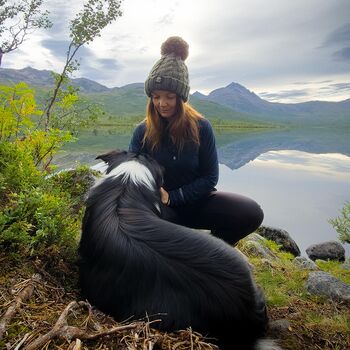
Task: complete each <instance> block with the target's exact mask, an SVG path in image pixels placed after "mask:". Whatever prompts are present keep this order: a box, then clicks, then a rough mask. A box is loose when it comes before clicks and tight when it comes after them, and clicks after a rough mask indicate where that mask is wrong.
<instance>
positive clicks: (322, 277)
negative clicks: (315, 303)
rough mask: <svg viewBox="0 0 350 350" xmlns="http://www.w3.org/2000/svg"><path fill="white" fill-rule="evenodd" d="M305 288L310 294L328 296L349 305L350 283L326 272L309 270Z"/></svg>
mask: <svg viewBox="0 0 350 350" xmlns="http://www.w3.org/2000/svg"><path fill="white" fill-rule="evenodd" d="M306 289H307V290H308V292H309V293H310V294H314V295H317V296H324V297H328V298H330V299H333V300H336V301H340V302H344V303H346V304H349V305H350V285H349V284H346V283H344V282H342V281H340V280H339V279H337V278H336V277H334V276H333V275H331V274H329V273H327V272H324V271H312V272H310V274H309V278H308V280H307V282H306Z"/></svg>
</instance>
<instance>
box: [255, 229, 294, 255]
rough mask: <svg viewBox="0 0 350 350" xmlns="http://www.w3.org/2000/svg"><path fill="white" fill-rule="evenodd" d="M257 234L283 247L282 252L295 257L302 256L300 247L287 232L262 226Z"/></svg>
mask: <svg viewBox="0 0 350 350" xmlns="http://www.w3.org/2000/svg"><path fill="white" fill-rule="evenodd" d="M257 233H258V234H259V235H261V236H263V237H265V238H267V239H269V240H271V241H274V242H276V243H277V244H279V245H281V250H283V251H285V252H288V253H291V254H293V255H294V256H299V255H300V249H299V247H298V245H297V244H296V243H295V241H294V240H293V238H292V237H291V236H290V234H289V233H288V232H287V231H285V230H282V229H279V228H275V227H270V226H260V227H259V228H258V230H257Z"/></svg>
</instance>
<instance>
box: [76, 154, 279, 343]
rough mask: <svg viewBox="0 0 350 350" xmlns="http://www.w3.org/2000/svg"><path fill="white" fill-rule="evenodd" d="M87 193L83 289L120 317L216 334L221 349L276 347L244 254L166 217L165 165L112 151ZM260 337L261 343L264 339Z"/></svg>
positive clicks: (165, 327) (95, 302) (82, 244)
mask: <svg viewBox="0 0 350 350" xmlns="http://www.w3.org/2000/svg"><path fill="white" fill-rule="evenodd" d="M98 158H100V159H102V160H104V161H105V162H106V163H108V168H107V171H106V175H105V176H104V178H103V179H102V180H101V181H100V182H99V183H98V184H97V185H95V186H94V187H93V188H92V190H91V192H90V194H89V197H88V200H87V207H86V212H85V216H84V220H83V229H82V237H81V241H80V247H79V253H80V258H81V261H80V282H81V288H82V292H83V294H84V296H85V297H86V298H87V299H88V300H89V301H90V302H91V304H93V305H95V306H96V307H97V308H99V309H100V310H102V311H104V312H105V313H107V314H110V315H112V316H113V317H114V318H115V319H116V320H117V321H124V320H126V319H141V318H144V317H145V316H146V315H147V316H148V317H149V318H151V319H152V317H153V318H161V320H162V321H161V322H160V323H159V324H154V326H156V327H158V328H159V329H161V330H165V331H173V330H179V329H186V328H187V327H189V326H191V327H192V329H193V330H195V331H198V332H201V333H202V334H204V335H207V336H210V337H214V338H216V339H218V344H219V346H220V348H221V349H230V350H232V349H237V350H238V349H239V350H249V349H275V347H274V346H273V345H271V346H270V345H261V344H262V342H260V341H259V339H261V338H262V337H263V336H264V334H265V331H266V328H267V323H268V319H267V315H266V306H265V300H264V297H263V295H262V293H261V291H260V290H259V289H258V288H257V286H256V285H255V283H254V281H253V278H252V275H251V272H250V268H249V267H248V264H247V263H246V261H245V260H244V259H243V258H242V256H241V254H240V253H239V252H237V251H236V250H235V249H233V248H232V247H230V246H229V245H228V244H226V243H225V242H223V241H222V240H220V239H217V238H215V237H213V236H211V235H210V234H206V233H203V232H197V231H195V230H192V229H190V228H187V227H183V226H180V225H176V224H173V223H171V222H168V221H165V220H163V219H162V217H161V206H162V205H161V198H160V191H159V188H160V187H161V186H162V170H161V167H160V166H159V165H158V164H157V163H156V162H155V161H154V160H152V159H151V158H149V157H148V156H145V155H136V154H132V153H129V152H118V151H113V152H111V153H108V154H105V155H102V156H99V157H98ZM259 344H260V345H259Z"/></svg>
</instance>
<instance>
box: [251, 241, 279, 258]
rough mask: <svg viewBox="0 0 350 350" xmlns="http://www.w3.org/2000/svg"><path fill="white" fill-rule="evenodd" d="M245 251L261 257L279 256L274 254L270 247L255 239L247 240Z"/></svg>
mask: <svg viewBox="0 0 350 350" xmlns="http://www.w3.org/2000/svg"><path fill="white" fill-rule="evenodd" d="M244 251H245V252H247V253H248V255H253V256H257V257H261V258H264V259H267V260H271V259H276V258H277V256H276V254H274V253H273V252H272V251H271V250H270V249H269V248H267V247H264V246H262V245H261V244H260V243H258V242H255V241H250V240H248V241H245V244H244Z"/></svg>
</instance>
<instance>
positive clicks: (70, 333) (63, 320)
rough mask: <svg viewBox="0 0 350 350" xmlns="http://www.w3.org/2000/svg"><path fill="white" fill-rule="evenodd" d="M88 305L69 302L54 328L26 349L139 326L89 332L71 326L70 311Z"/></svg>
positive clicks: (130, 325) (32, 349)
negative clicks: (49, 342)
mask: <svg viewBox="0 0 350 350" xmlns="http://www.w3.org/2000/svg"><path fill="white" fill-rule="evenodd" d="M82 306H83V307H87V308H88V310H89V311H90V309H91V306H90V304H89V303H87V302H83V301H81V302H77V301H72V302H70V303H69V304H68V306H67V307H66V308H65V309H64V310H63V312H62V313H61V315H60V317H59V318H58V320H57V322H56V323H55V325H54V326H53V328H52V329H51V330H50V331H49V332H48V333H46V334H44V335H42V336H40V337H39V338H37V339H36V340H34V341H33V342H32V343H30V344H28V345H27V346H26V347H25V348H24V350H35V349H38V348H40V347H42V346H43V345H45V344H46V343H47V342H48V341H50V340H53V339H54V338H61V339H68V340H72V339H76V338H78V339H88V340H91V339H96V338H99V337H102V336H106V335H110V334H113V333H117V332H120V331H124V330H128V329H135V328H137V327H139V324H138V323H131V324H128V325H124V326H118V327H113V328H110V329H107V330H104V331H100V332H89V331H87V330H83V329H80V328H78V327H74V326H69V325H68V321H67V317H68V314H69V312H70V311H73V310H74V309H78V308H79V307H82Z"/></svg>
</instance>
